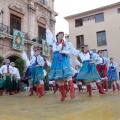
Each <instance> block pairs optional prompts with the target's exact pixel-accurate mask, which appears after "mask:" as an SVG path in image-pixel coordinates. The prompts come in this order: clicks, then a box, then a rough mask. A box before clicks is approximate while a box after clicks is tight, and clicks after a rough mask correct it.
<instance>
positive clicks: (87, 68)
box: [76, 45, 105, 97]
mask: <svg viewBox="0 0 120 120" xmlns="http://www.w3.org/2000/svg"><path fill="white" fill-rule="evenodd" d="M82 49H83V51H82V52H80V53H79V57H80V59H81V60H82V63H83V66H82V68H81V69H80V71H79V73H78V76H77V78H76V80H81V79H82V80H83V81H84V82H85V83H86V86H87V90H88V92H89V96H90V97H91V96H92V89H91V85H90V82H96V84H97V87H98V89H99V92H100V93H101V94H105V92H104V90H103V87H102V85H101V82H100V79H101V78H100V76H99V73H98V71H97V69H96V66H95V64H94V62H93V61H92V60H91V58H92V52H91V51H90V50H89V48H88V45H84V46H83V48H82Z"/></svg>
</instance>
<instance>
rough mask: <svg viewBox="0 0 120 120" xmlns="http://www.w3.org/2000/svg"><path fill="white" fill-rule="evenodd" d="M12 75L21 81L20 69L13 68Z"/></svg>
mask: <svg viewBox="0 0 120 120" xmlns="http://www.w3.org/2000/svg"><path fill="white" fill-rule="evenodd" d="M12 74H13V75H15V77H16V78H19V79H20V73H19V70H18V68H16V67H13V71H12Z"/></svg>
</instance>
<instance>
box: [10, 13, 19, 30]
mask: <svg viewBox="0 0 120 120" xmlns="http://www.w3.org/2000/svg"><path fill="white" fill-rule="evenodd" d="M10 27H11V28H14V29H17V30H21V18H20V17H18V16H15V15H13V14H10Z"/></svg>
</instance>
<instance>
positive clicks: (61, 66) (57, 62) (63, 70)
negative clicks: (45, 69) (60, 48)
mask: <svg viewBox="0 0 120 120" xmlns="http://www.w3.org/2000/svg"><path fill="white" fill-rule="evenodd" d="M72 76H73V75H72V69H71V67H70V59H69V57H68V56H67V55H64V54H60V53H59V52H55V53H54V56H53V60H52V66H51V68H50V72H49V75H48V79H49V80H62V79H66V78H69V77H72Z"/></svg>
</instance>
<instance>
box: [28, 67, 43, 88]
mask: <svg viewBox="0 0 120 120" xmlns="http://www.w3.org/2000/svg"><path fill="white" fill-rule="evenodd" d="M43 78H44V76H43V67H42V66H38V67H36V65H32V67H31V78H30V85H32V86H33V85H35V84H37V83H38V82H39V81H40V80H43Z"/></svg>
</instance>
